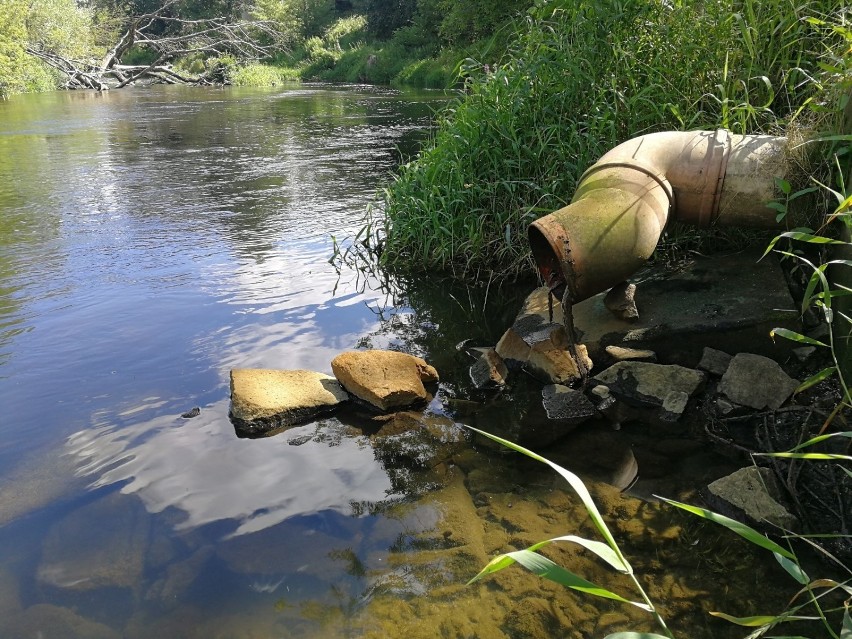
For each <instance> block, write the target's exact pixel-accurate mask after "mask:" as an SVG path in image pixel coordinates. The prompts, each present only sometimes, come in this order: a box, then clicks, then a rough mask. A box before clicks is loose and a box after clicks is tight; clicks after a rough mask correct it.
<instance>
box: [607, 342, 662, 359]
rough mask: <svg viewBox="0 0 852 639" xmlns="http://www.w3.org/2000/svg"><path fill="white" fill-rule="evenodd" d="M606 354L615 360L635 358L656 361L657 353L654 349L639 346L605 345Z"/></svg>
mask: <svg viewBox="0 0 852 639" xmlns="http://www.w3.org/2000/svg"><path fill="white" fill-rule="evenodd" d="M606 354H607V355H609V356H610V357H611V358H612V359H614V360H615V361H616V362H626V361H628V360H636V361H640V362H656V361H657V354H656V353H655V352H654V351H649V350H647V349H640V348H625V347H624V346H607V347H606Z"/></svg>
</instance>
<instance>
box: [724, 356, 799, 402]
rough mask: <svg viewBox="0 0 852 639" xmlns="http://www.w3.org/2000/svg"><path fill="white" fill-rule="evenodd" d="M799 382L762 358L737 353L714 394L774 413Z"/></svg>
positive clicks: (773, 363) (774, 363)
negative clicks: (716, 392) (717, 392)
mask: <svg viewBox="0 0 852 639" xmlns="http://www.w3.org/2000/svg"><path fill="white" fill-rule="evenodd" d="M798 386H799V382H798V381H796V380H795V379H793V378H792V377H790V376H789V375H787V373H785V372H784V371H783V370H781V367H780V366H779V365H778V363H777V362H776V361H774V360H771V359H769V358H768V357H763V356H762V355H754V354H752V353H739V354H738V355H736V356H735V357H734V358H733V359H732V360H731V364H730V365H729V366H728V370H726V371H725V374H724V375H723V376H722V379H721V381H720V382H719V387H718V390H719V392H720V393H722V394H723V395H724V396H725V397H727V398H728V399H729V400H731V401H732V402H733V403H735V404H740V405H741V406H748V407H749V408H754V409H756V410H763V409H765V408H769V409H771V410H778V409H779V408H780V407H781V405H782V404H783V403H784V402H785V401H787V399H788V398H789V397H790V395H792V394H793V391H795V390H796V388H798Z"/></svg>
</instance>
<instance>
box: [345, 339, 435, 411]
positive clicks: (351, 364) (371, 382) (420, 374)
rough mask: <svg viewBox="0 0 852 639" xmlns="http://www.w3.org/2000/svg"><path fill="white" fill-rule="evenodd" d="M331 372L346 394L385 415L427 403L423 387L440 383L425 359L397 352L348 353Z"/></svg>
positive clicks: (427, 395)
mask: <svg viewBox="0 0 852 639" xmlns="http://www.w3.org/2000/svg"><path fill="white" fill-rule="evenodd" d="M331 369H332V370H333V371H334V375H335V377H337V379H338V381H339V382H340V383H341V384H342V385H343V387H344V388H345V389H346V390H347V391H349V392H350V393H352V394H353V395H355V396H356V397H357V398H359V399H361V400H363V401H365V402H367V403H368V404H371V405H373V406H375V407H376V408H378V409H379V410H382V411H388V410H392V409H395V408H405V407H408V406H413V405H414V404H418V403H423V402H425V401H427V399H428V398H429V393H427V392H426V388H425V387H424V386H423V384H424V383H425V384H430V383H435V382H437V381H438V371H436V370H435V369H434V368H433V367H432V366H430V365H429V364H427V363H426V362H425V361H424V360H423V359H421V358H419V357H415V356H414V355H409V354H407V353H400V352H397V351H383V350H369V351H347V352H345V353H341V354H340V355H338V356H337V357H335V358H334V359H333V360H332V362H331Z"/></svg>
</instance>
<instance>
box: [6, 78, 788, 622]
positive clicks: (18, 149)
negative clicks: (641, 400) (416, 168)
mask: <svg viewBox="0 0 852 639" xmlns="http://www.w3.org/2000/svg"><path fill="white" fill-rule="evenodd" d="M446 99H447V96H445V95H443V94H439V93H403V92H398V91H394V90H390V89H382V88H375V87H365V86H329V85H319V84H318V85H312V84H300V85H292V86H286V87H277V88H274V89H263V90H260V89H240V88H225V89H194V88H185V87H153V88H146V89H126V90H121V91H113V92H109V93H105V94H98V93H89V92H62V93H52V94H45V95H32V96H18V97H15V98H13V99H11V100H9V101H7V102H0V247H2V251H1V252H0V291H2V293H0V406H2V413H0V414H2V417H0V636H3V637H31V636H44V637H63V638H67V637H79V638H81V639H82V638H86V639H88V638H95V637H97V638H101V637H104V638H112V637H127V638H136V637H139V638H142V637H152V636H158V637H161V638H162V639H168V638H172V637H174V638H175V639H177V638H194V637H199V638H201V637H204V638H210V637H222V638H225V637H234V638H239V639H242V638H261V637H262V638H264V639H268V638H272V637H293V638H303V637H304V638H313V637H338V636H339V637H343V636H347V637H408V638H416V637H423V638H427V637H429V638H431V637H451V638H463V637H464V638H467V637H479V638H482V639H485V638H491V637H494V638H501V639H502V638H509V637H511V638H521V637H533V638H538V637H542V638H543V637H553V636H564V637H578V638H579V637H593V636H599V637H603V636H604V635H606V634H607V633H609V632H615V631H617V630H629V629H634V630H641V629H644V630H650V629H653V619H652V618H651V617H650V615H648V614H647V613H646V612H644V611H643V610H640V609H639V608H636V607H632V606H630V605H625V604H620V603H617V602H614V601H607V600H602V599H597V600H596V599H593V598H591V597H589V596H584V595H578V594H574V593H569V592H568V591H566V590H565V589H563V588H561V587H558V586H555V585H554V584H550V583H546V582H543V581H540V580H538V579H537V578H535V577H534V576H532V575H530V574H528V573H525V572H524V571H522V570H520V569H517V568H513V569H510V570H507V571H505V572H504V573H502V574H501V575H498V576H496V577H493V578H489V579H487V580H485V581H483V582H482V583H480V584H476V585H472V586H467V585H465V584H466V582H467V580H469V579H470V578H471V577H473V575H475V574H476V572H477V571H478V570H479V569H480V568H481V567H482V566H483V565H484V564H485V563H486V562H487V561H488V560H489V559H490V558H491V557H493V556H494V555H496V554H498V553H501V552H506V551H508V550H513V549H517V548H521V547H524V546H526V545H529V544H532V543H534V542H536V541H539V540H541V539H545V538H548V537H553V536H556V535H563V534H568V533H572V534H577V533H578V532H579V534H585V535H588V536H593V535H594V534H596V533H595V531H594V529H593V527H592V526H591V525H590V524H589V523H588V522H587V518H586V516H585V513H584V511H583V509H582V507H581V505H580V504H579V502H578V500H577V499H576V498H575V497H574V496H573V494H572V493H571V492H570V490H569V489H568V487H567V486H566V485H565V484H564V483H563V482H561V480H560V479H559V478H558V477H556V476H554V475H553V474H552V473H551V472H549V471H548V469H546V468H544V467H542V466H540V465H536V464H534V463H533V462H530V461H528V460H523V459H519V458H517V456H514V455H507V454H505V453H504V451H501V450H498V449H496V448H495V447H493V446H488V445H486V444H484V443H483V442H482V441H479V440H475V439H473V438H472V436H471V433H470V432H469V431H468V430H466V429H465V428H464V425H466V424H467V425H475V426H478V427H480V428H486V429H493V430H495V431H497V432H499V433H500V434H503V435H506V436H518V437H521V436H524V435H525V436H526V439H527V441H526V442H525V443H526V444H528V445H531V446H534V444H535V442H536V437H537V435H536V432H537V431H536V428H538V427H539V425H540V423H541V421H542V420H543V417H542V414H541V409H540V406H538V407H536V405H535V402H529V401H527V400H526V399H525V398H529V397H533V396H535V395H536V393H538V392H540V391H539V389H538V388H537V387H536V385H535V384H536V383H535V382H533V381H532V380H529V379H521V380H518V381H516V382H515V383H513V386H512V387H511V388H510V390H509V392H507V393H505V394H504V395H501V396H495V395H493V394H483V393H479V392H477V391H476V390H475V389H473V388H472V386H471V383H470V380H469V378H468V377H467V367H468V366H469V365H470V363H471V361H470V360H469V358H468V356H467V355H466V353H465V352H464V350H463V349H462V350H458V349H456V348H455V346H456V344H457V343H459V342H462V341H463V340H473V342H474V343H478V344H493V343H494V342H495V341H496V340H497V339H498V338H499V336H500V334H501V333H502V331H503V330H504V329H505V328H506V327H507V326H509V325H510V324H511V321H512V318H513V317H514V315H515V313H516V312H517V310H518V308H519V307H520V304H521V302H522V300H523V298H524V296H525V294H526V293H527V292H528V290H529V287H530V286H531V285H532V283H531V282H526V283H520V284H517V285H513V286H499V287H498V286H496V285H489V284H483V285H482V286H475V287H468V286H464V285H462V284H460V283H458V282H453V281H449V280H445V279H439V278H437V277H436V276H434V275H428V274H427V275H422V276H417V277H402V276H395V275H393V274H389V273H384V272H382V271H381V270H380V269H377V268H376V267H375V266H374V265H371V264H369V263H368V262H365V261H364V260H360V261H359V260H355V259H346V260H341V259H331V258H332V257H333V256H334V255H335V253H336V251H338V250H339V249H340V248H344V249H345V248H346V247H347V246H348V244H347V242H348V240H347V238H351V237H353V236H354V235H355V234H356V233H357V232H358V230H359V229H360V227H361V225H362V224H363V220H364V214H365V211H366V209H367V207H368V206H370V205H371V204H372V203H374V202H375V201H376V193H377V189H379V188H380V187H381V186H382V184H383V183H384V182H385V181H386V180H388V179H391V177H392V174H393V172H394V170H395V169H396V167H397V166H398V165H399V164H400V162H404V161H408V160H409V159H410V158H411V157H412V156H413V155H414V154H415V153H416V150H417V148H418V146H419V144H420V143H421V142H422V140H424V139H425V138H426V137H427V136H428V135H429V130H430V127H431V123H432V121H433V115H434V112H435V110H436V109H439V108H440V107H441V106H442V105H443V104H444V103H445V101H446ZM353 348H393V349H400V350H404V351H406V352H410V353H413V354H416V355H419V356H422V357H424V358H426V359H427V361H429V362H430V363H432V364H433V365H434V366H435V367H436V368H437V369H438V371H439V373H440V374H441V377H442V383H441V386H440V387H439V389H438V391H437V393H436V395H435V397H434V399H433V400H432V402H431V403H430V404H429V406H428V407H427V409H426V410H425V417H423V416H422V415H409V416H402V417H400V418H399V419H398V420H397V422H395V423H396V424H397V426H398V428H397V430H396V431H394V434H393V435H392V436H390V437H385V438H383V437H382V436H381V435H380V434H379V433H378V431H380V430H381V427H380V426H379V425H377V424H375V423H374V422H372V421H371V420H370V418H369V417H365V416H364V415H360V414H343V415H340V416H338V417H330V418H326V419H322V420H318V421H316V422H312V423H309V424H305V425H301V426H298V427H295V428H293V429H290V430H287V431H285V432H282V433H279V434H277V435H275V436H273V437H269V438H263V439H253V440H249V439H241V438H238V437H237V435H236V433H235V431H234V428H233V426H232V425H231V423H230V421H229V419H228V402H229V388H228V374H229V371H230V370H231V369H232V368H236V367H252V368H287V369H299V368H304V369H310V370H316V371H321V372H326V373H330V361H331V359H332V358H333V357H334V356H335V355H337V354H338V353H340V352H342V351H344V350H347V349H353ZM196 407H197V408H198V409H200V410H199V411H198V414H197V415H196V416H194V417H182V415H183V414H187V415H191V414H192V413H190V412H188V411H190V410H191V409H193V408H196ZM406 420H409V421H408V422H406ZM406 424H409V425H410V424H415V425H416V427H417V428H420V427H421V426H422V425H423V424H426V426H427V427H428V428H426V429H425V431H424V432H427V435H426V436H424V438H420V439H417V440H416V441H409V440H407V439H406V437H407V436H406V435H404V434H405V433H406V432H408V431H407V430H406ZM594 429H598V430H594ZM409 430H410V429H409ZM531 434H532V435H531ZM572 437H573V438H568V439H565V440H560V441H561V443H557V444H556V445H554V446H552V447H551V448H550V449H549V451H550V452H548V454H551V453H552V455H553V456H554V458H555V459H556V460H557V461H559V462H560V463H563V464H565V465H571V463H572V450H574V449H579V448H572V447H580V446H582V450H583V451H589V450H595V448H594V446H592V447H591V448H590V447H589V443H588V442H589V440H590V439H591V440H594V441H597V442H601V443H600V444H599V445H598V453H596V454H599V455H601V456H604V457H605V456H606V454H605V451H604V449H606V451H609V453H611V452H612V450H613V449H616V452H617V450H619V448H618V447H619V446H621V447H625V446H626V447H629V446H632V445H634V444H635V445H639V442H640V440H641V434H636V435H635V437H634V435H627V436H626V438H624V439H622V440H620V443H619V444H617V445H615V444H613V443H612V442H613V441H614V440H613V433H611V432H605V430H604V427H603V426H602V425H600V424H596V425H594V426H592V427H590V428H588V429H586V428H584V429H583V430H582V431H580V432H578V433H576V434H574V435H572ZM631 437H634V439H635V441H634V440H631V439H630V438H631ZM550 439H552V437H550V436H548V437H547V440H548V441H549V440H550ZM673 439H674V440H675V444H671V445H670V446H669V450H671V457H669V458H666V457H665V456H664V455H661V454H658V453H655V454H656V457H655V458H654V459H653V461H654V465H653V470H647V471H646V475H647V476H649V477H650V478H651V479H652V480H654V482H655V483H654V487H655V488H657V489H660V490H668V491H669V492H668V494H669V496H673V497H679V498H689V497H690V496H692V497H694V496H695V492H696V490H697V488H698V487H699V486H700V485H701V482H703V481H707V480H712V479H715V478H716V477H718V476H721V475H722V474H724V473H725V472H726V471H728V470H730V468H731V467H730V464H729V463H728V462H726V461H725V460H724V459H722V458H721V457H718V456H716V455H714V454H713V453H712V451H708V450H705V448H706V447H704V446H703V445H702V444H701V443H700V442H695V441H690V440H689V439H688V438H686V437H678V438H673ZM541 441H545V439H544V438H543V439H542V440H541ZM542 452H546V451H542ZM586 454H587V452H586V453H583V455H586ZM649 455H650V454H646V456H645V457H646V459H650V457H649ZM574 457H576V456H574ZM610 457H612V455H610ZM614 459H615V462H613V461H612V460H610V461H609V462H607V463H604V464H603V467H602V468H591V467H589V466H586V467H584V470H589V473H588V474H587V475H586V476H587V477H588V479H589V483H590V486H591V487H592V490H593V493H594V494H595V496H596V497H597V498H598V499H599V501H600V504H601V508H602V510H603V512H604V514H605V516H606V517H607V518H608V520H609V521H611V522H612V526H613V529H614V531H615V534H616V536H617V538H618V540H619V543H623V544H624V545H625V552H626V553H627V554H628V556H629V557H631V558H632V559H634V560H635V565H636V570H637V573H639V574H640V575H642V580H643V581H644V583H646V585H647V587H648V590H649V594H650V595H651V597H652V599H653V600H654V601H656V602H658V603H659V604H660V606H661V609H662V612H663V614H664V616H666V617H667V618H668V619H669V621H670V622H671V625H672V626H673V627H674V628H676V629H677V630H678V631H679V632H680V633H681V636H684V637H685V636H689V637H691V638H693V639H696V638H700V637H722V636H739V635H740V634H742V633H739V632H738V631H736V630H732V629H731V627H730V626H729V625H728V624H726V623H725V622H723V621H721V620H719V619H715V618H713V617H710V616H708V615H707V612H708V611H709V610H716V609H721V610H723V611H724V612H727V613H730V614H735V615H736V614H740V615H746V614H757V613H769V612H772V611H773V610H779V611H780V610H782V609H783V605H784V603H785V601H786V598H787V597H788V596H789V595H791V594H792V592H793V590H791V589H790V588H786V587H785V586H786V584H785V583H783V579H784V577H783V576H782V575H783V572H781V571H780V568H777V567H773V566H772V565H768V564H766V563H765V562H764V563H760V564H757V565H756V564H755V563H754V562H753V554H752V551H751V550H750V549H749V548H747V547H745V545H743V544H738V543H737V542H736V541H735V540H732V539H731V538H730V536H728V535H726V534H725V533H724V532H722V531H720V530H717V529H715V528H713V527H712V526H711V527H707V526H702V525H700V524H696V523H695V522H694V521H690V520H687V519H685V518H684V517H683V516H680V515H678V514H677V513H673V512H670V511H668V510H666V509H663V508H661V507H660V506H659V505H658V504H655V503H652V502H649V501H645V500H642V499H638V498H636V497H634V496H630V495H628V494H625V493H622V492H620V491H619V490H618V489H616V488H614V487H612V486H610V485H609V484H608V483H607V480H608V478H609V477H610V476H612V475H613V474H616V473H617V471H618V467H617V466H618V454H616V455H615V457H614ZM686 460H688V463H687V461H686ZM640 461H641V460H640ZM647 468H648V469H651V466H648V467H647ZM595 471H596V472H595ZM641 472H642V470H641V468H640V473H641ZM608 473H609V475H608ZM552 556H553V557H554V558H555V559H557V560H559V561H560V562H562V563H564V564H565V565H570V566H571V568H572V570H575V571H576V572H578V573H579V574H581V575H583V576H584V577H586V578H588V579H591V580H592V581H595V582H598V583H601V584H604V585H607V587H610V588H612V589H615V590H618V591H619V592H623V593H624V594H625V596H627V597H628V598H633V599H635V598H636V597H637V596H638V595H637V594H636V593H635V592H631V590H630V588H631V586H630V584H629V582H628V581H627V580H626V579H624V578H623V577H622V576H619V575H617V574H615V573H612V572H608V571H607V570H606V568H605V567H603V566H601V565H600V564H599V562H596V561H594V560H593V559H592V558H591V557H590V556H588V555H584V554H582V553H581V552H580V551H579V550H578V549H577V548H576V547H575V548H573V549H571V548H567V549H564V550H558V551H554V554H553V555H552ZM38 633H42V634H41V635H38Z"/></svg>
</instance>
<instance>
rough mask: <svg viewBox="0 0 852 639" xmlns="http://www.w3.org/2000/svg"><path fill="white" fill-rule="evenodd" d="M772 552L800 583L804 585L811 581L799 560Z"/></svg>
mask: <svg viewBox="0 0 852 639" xmlns="http://www.w3.org/2000/svg"><path fill="white" fill-rule="evenodd" d="M772 554H773V555H775V559H776V560H777V561H778V563H779V564H781V567H782V568H783V569H784V570H786V571H787V572H788V573H789V574H790V576H791V577H792V578H793V579H795V580H796V581H798V582H799V583H800V584H802V585H803V586H804V585H805V584H806V583H808V582H809V581H810V578H809V577H808V575H807V574H806V573H805V571H804V570H802V567H801V566H800V565H799V564H798V562H795V561H790V560H789V559H787V557H782V556H781V555H779V554H778V553H777V552H775V553H772Z"/></svg>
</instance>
